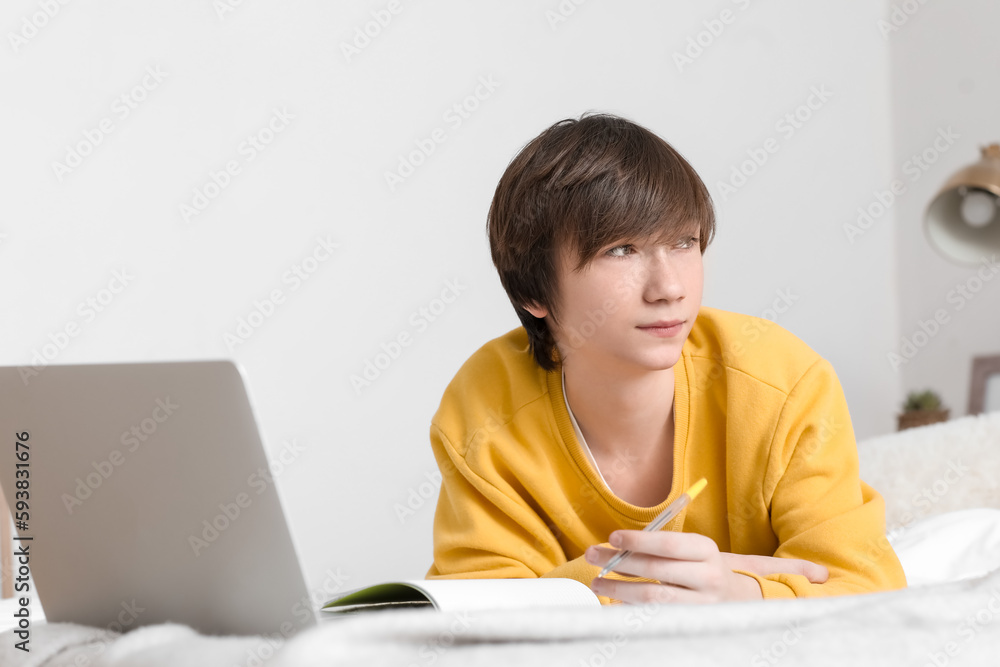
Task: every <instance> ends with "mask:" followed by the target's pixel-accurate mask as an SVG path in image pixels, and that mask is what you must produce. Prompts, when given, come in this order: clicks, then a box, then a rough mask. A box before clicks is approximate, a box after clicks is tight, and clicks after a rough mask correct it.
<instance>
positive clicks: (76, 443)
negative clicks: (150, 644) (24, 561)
mask: <svg viewBox="0 0 1000 667" xmlns="http://www.w3.org/2000/svg"><path fill="white" fill-rule="evenodd" d="M18 443H21V444H18ZM19 466H20V467H19ZM25 470H27V471H28V473H27V474H24V473H23V471H25ZM19 471H22V472H20V473H19ZM278 479H279V480H280V477H279V478H278ZM24 480H27V484H25V483H24ZM18 482H20V484H18ZM0 486H2V488H3V492H4V495H5V497H6V500H7V503H8V505H9V507H10V508H11V512H12V514H15V516H16V518H17V519H19V520H20V521H15V527H16V529H17V534H18V536H19V537H21V538H22V539H21V540H20V541H18V542H15V545H16V547H15V550H17V549H19V548H21V546H22V545H24V546H26V547H27V548H28V549H29V557H28V560H29V567H30V570H31V577H32V579H33V581H34V585H35V587H36V589H37V590H36V592H37V596H38V600H39V601H40V602H41V605H42V609H43V610H44V613H45V617H46V619H47V620H48V621H49V622H71V623H81V624H85V625H91V626H96V627H102V628H103V627H107V628H111V629H113V630H119V631H128V630H131V629H134V628H136V627H139V626H144V625H151V624H155V623H164V622H168V621H170V622H176V623H182V624H185V625H189V626H191V627H193V628H194V629H195V630H197V631H199V632H201V633H203V634H211V635H222V634H235V635H248V634H267V635H272V636H273V635H274V634H275V633H279V634H281V635H283V636H285V637H290V636H292V635H294V634H296V633H297V632H299V631H301V630H303V629H305V628H308V627H311V626H313V625H314V624H315V623H316V619H317V612H316V606H317V605H316V603H315V602H314V601H313V599H312V598H311V596H310V595H309V594H308V593H307V590H306V585H305V581H304V578H303V575H302V571H301V568H300V566H299V560H298V557H297V554H296V551H295V547H294V544H293V542H292V538H291V535H290V533H289V530H288V525H287V523H286V521H285V515H284V512H283V511H282V508H281V502H280V500H279V497H278V493H277V491H276V489H275V478H274V476H273V475H272V474H271V469H270V467H269V465H268V459H267V456H266V454H265V451H264V447H263V445H262V444H261V438H260V435H259V432H258V428H257V424H256V421H255V419H254V415H253V410H252V408H251V406H250V401H249V398H248V395H247V391H246V386H245V382H244V378H243V376H242V373H241V371H240V369H239V368H238V367H237V366H236V365H235V364H234V363H233V362H231V361H190V362H166V363H162V362H161V363H118V364H82V365H51V366H45V367H42V368H41V369H38V368H32V367H0ZM25 491H26V492H27V493H26V494H25V493H24V492H25ZM18 492H21V495H18ZM18 501H24V502H25V503H26V505H25V504H22V505H20V506H18ZM29 537H30V538H31V539H30V540H28V539H27V538H29ZM15 562H17V561H16V560H15Z"/></svg>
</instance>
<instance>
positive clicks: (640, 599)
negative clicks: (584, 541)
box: [585, 530, 829, 604]
mask: <svg viewBox="0 0 1000 667" xmlns="http://www.w3.org/2000/svg"><path fill="white" fill-rule="evenodd" d="M610 543H611V544H612V545H613V546H615V547H618V548H619V549H622V550H625V549H630V550H631V551H632V552H633V553H632V554H631V555H630V556H629V557H628V558H626V559H625V560H623V561H622V562H621V563H619V564H618V566H617V567H616V568H615V569H614V571H615V572H617V573H618V574H621V575H625V576H634V577H646V578H648V579H655V580H657V581H659V582H660V583H659V584H654V583H647V582H633V581H621V580H617V579H594V580H593V582H591V589H592V590H593V591H594V592H595V593H597V594H598V595H603V596H605V597H609V598H613V599H615V600H621V601H622V602H630V603H634V604H642V603H648V602H678V603H692V602H723V601H726V600H760V599H761V592H760V586H759V585H758V584H757V582H756V581H755V580H754V579H752V578H751V577H748V576H746V575H743V574H738V573H736V572H733V570H734V569H735V570H747V571H749V572H754V573H755V574H759V575H761V576H766V575H768V574H777V573H780V572H783V573H788V574H801V575H804V576H805V577H806V578H807V579H809V581H811V582H812V583H814V584H821V583H823V582H824V581H826V580H827V577H828V576H829V572H828V570H827V569H826V568H825V567H823V566H822V565H818V564H816V563H813V562H810V561H807V560H799V559H797V558H774V557H772V556H749V555H744V554H731V553H724V552H720V551H719V547H718V546H717V545H716V544H715V541H714V540H713V539H711V538H709V537H705V536H704V535H699V534H697V533H678V532H673V531H658V532H655V533H649V532H646V531H642V530H616V531H615V532H613V533H612V534H611V539H610ZM616 553H618V552H617V551H616V550H614V549H607V548H605V547H600V546H592V547H590V548H589V549H587V552H586V554H585V556H586V560H587V562H588V563H590V564H591V565H597V566H599V567H604V565H605V564H607V562H608V561H609V560H611V558H612V557H613V556H614V555H615V554H616Z"/></svg>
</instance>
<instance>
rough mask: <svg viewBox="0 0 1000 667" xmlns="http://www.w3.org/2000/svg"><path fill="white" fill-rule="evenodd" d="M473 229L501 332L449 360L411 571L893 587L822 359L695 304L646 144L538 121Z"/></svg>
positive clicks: (703, 229)
mask: <svg viewBox="0 0 1000 667" xmlns="http://www.w3.org/2000/svg"><path fill="white" fill-rule="evenodd" d="M487 226H488V233H489V240H490V248H491V253H492V257H493V262H494V264H495V265H496V268H497V271H498V272H499V274H500V282H501V284H502V285H503V288H504V290H505V291H506V292H507V295H508V296H509V298H510V300H511V303H512V304H513V306H514V310H515V311H516V312H517V315H518V317H519V318H520V320H521V323H522V324H523V326H522V327H518V328H516V329H513V330H512V331H510V332H508V333H506V334H505V335H503V336H500V337H499V338H496V339H494V340H492V341H490V342H489V343H487V344H486V345H484V346H483V347H482V348H480V349H479V350H478V351H477V352H475V353H474V354H473V355H472V357H470V358H469V359H468V360H467V361H466V362H465V364H464V365H463V366H462V367H461V369H459V371H458V373H457V374H456V375H455V377H454V379H453V380H452V381H451V383H450V384H449V385H448V388H447V389H446V391H445V393H444V396H443V398H442V400H441V404H440V407H439V409H438V411H437V413H436V414H435V416H434V418H433V420H432V424H431V429H430V435H431V445H432V448H433V451H434V456H435V458H436V459H437V463H438V466H439V467H440V469H441V471H442V483H441V490H440V496H439V498H438V505H437V511H436V514H435V518H434V563H433V565H432V566H431V568H430V570H429V571H428V573H427V578H429V579H434V578H520V577H568V578H572V579H577V580H579V581H581V582H583V583H585V584H587V585H589V586H591V587H592V589H593V590H594V591H595V593H597V595H598V596H599V598H600V599H601V601H602V602H604V603H614V602H618V601H622V602H632V603H642V602H650V601H654V602H656V601H674V602H682V603H683V602H712V601H723V600H746V599H761V598H789V597H805V596H826V595H841V594H849V593H864V592H872V591H882V590H889V589H896V588H902V587H904V586H906V579H905V576H904V574H903V569H902V567H901V566H900V563H899V560H898V559H897V558H896V554H895V553H894V552H893V551H892V548H891V547H890V546H889V545H888V543H887V542H886V540H885V506H884V501H883V499H882V497H881V496H880V495H879V494H878V492H876V491H875V490H874V489H873V488H871V487H870V486H869V485H868V484H866V483H865V482H863V481H861V480H860V479H859V477H858V474H859V473H858V456H857V449H856V443H855V438H854V431H853V429H852V427H851V420H850V415H849V414H848V408H847V402H846V400H845V398H844V394H843V390H842V389H841V386H840V383H839V381H838V379H837V376H836V374H835V372H834V370H833V367H832V366H831V365H830V363H829V362H827V361H826V360H825V359H823V358H822V357H820V356H819V355H818V354H817V353H816V352H815V351H813V350H812V349H811V348H810V347H809V346H808V345H806V344H805V343H804V342H802V341H801V340H799V339H798V338H797V337H795V336H794V335H793V334H791V333H790V332H788V331H787V330H785V329H783V328H782V327H780V326H778V325H776V324H774V323H772V322H770V321H767V320H763V319H759V318H756V317H750V316H746V315H740V314H737V313H732V312H726V311H722V310H718V309H714V308H708V307H702V306H701V297H702V285H703V272H702V255H703V253H704V252H705V249H706V247H707V246H708V244H709V243H710V242H711V239H712V236H713V235H714V232H715V217H714V212H713V209H712V203H711V200H710V197H709V194H708V191H707V189H706V188H705V185H704V183H703V182H702V181H701V179H700V178H699V177H698V175H697V174H696V173H695V171H694V169H693V168H692V167H691V166H690V165H689V164H688V163H687V161H685V160H684V158H683V157H681V155H680V154H678V153H677V152H676V151H675V150H674V149H673V148H672V147H671V146H670V145H669V144H668V143H666V142H665V141H663V140H662V139H660V138H659V137H657V136H656V135H654V134H653V133H652V132H650V131H649V130H647V129H645V128H643V127H641V126H638V125H636V124H634V123H632V122H630V121H628V120H625V119H623V118H619V117H616V116H611V115H604V114H599V115H586V114H585V115H584V116H582V117H581V118H580V119H579V120H573V119H568V120H564V121H561V122H558V123H556V124H555V125H553V126H552V127H550V128H548V129H547V130H545V131H544V132H542V134H541V135H539V136H538V137H537V138H535V139H534V140H532V141H531V142H530V143H528V144H527V145H526V146H525V147H524V148H523V149H522V150H521V152H520V153H519V154H518V155H517V156H516V157H515V158H514V160H513V161H512V162H511V163H510V165H509V166H508V167H507V170H506V172H505V173H504V174H503V177H502V178H501V179H500V182H499V184H498V186H497V189H496V193H495V196H494V198H493V202H492V205H491V207H490V212H489V218H488V225H487ZM762 242H767V240H766V239H763V241H762ZM748 250H750V251H753V250H752V249H748ZM734 278H736V279H741V278H738V277H736V276H734ZM743 279H745V278H743ZM702 477H704V478H706V479H707V480H708V485H707V487H706V488H705V489H704V490H703V491H702V492H701V494H700V495H699V496H698V498H697V499H696V500H695V501H694V502H693V503H691V504H690V505H689V506H688V507H687V508H685V510H684V511H683V512H682V513H681V514H680V515H678V516H677V517H676V518H675V519H674V520H673V521H671V522H670V523H669V524H667V526H666V527H665V528H664V529H663V530H662V531H659V532H644V531H642V530H641V529H642V528H643V526H645V525H646V524H647V523H648V522H649V521H651V520H652V519H653V518H654V517H655V516H656V515H657V514H658V513H659V512H660V511H661V510H662V509H663V508H664V507H666V505H667V504H668V503H670V502H672V501H673V500H674V499H675V498H677V497H678V496H680V494H682V493H683V492H684V491H685V490H686V489H687V488H688V487H689V486H690V485H691V484H692V483H693V482H695V481H697V480H698V479H700V478H702ZM619 549H630V550H632V551H633V552H634V553H633V555H631V556H629V557H628V558H626V559H625V560H624V561H622V563H621V564H620V565H619V566H618V567H617V568H616V571H615V573H612V574H611V575H609V576H608V577H606V578H603V579H595V576H596V574H597V572H598V571H599V570H600V568H601V567H602V566H603V565H604V564H605V563H607V561H608V560H609V559H610V557H611V556H613V555H614V554H615V553H617V551H618V550H619Z"/></svg>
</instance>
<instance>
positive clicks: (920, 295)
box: [873, 0, 1000, 417]
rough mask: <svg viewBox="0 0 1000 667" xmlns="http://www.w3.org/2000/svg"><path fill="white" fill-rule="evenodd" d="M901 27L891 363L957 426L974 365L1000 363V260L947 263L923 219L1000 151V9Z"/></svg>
mask: <svg viewBox="0 0 1000 667" xmlns="http://www.w3.org/2000/svg"><path fill="white" fill-rule="evenodd" d="M903 16H907V20H906V22H905V23H903V22H902V17H903ZM898 22H899V23H900V24H901V25H900V27H899V29H898V30H894V31H892V32H890V33H888V36H889V42H890V45H891V54H892V55H891V58H892V64H893V65H892V67H893V72H894V76H893V86H892V104H893V111H892V124H893V157H892V159H893V162H892V168H893V178H894V179H897V180H899V181H901V182H902V183H903V184H905V186H906V191H905V192H904V193H903V194H901V195H900V196H899V197H898V200H897V202H896V204H895V206H894V211H893V214H894V216H895V222H896V234H895V236H896V239H895V244H896V247H897V248H898V256H899V268H898V274H899V303H900V320H899V324H900V333H899V337H897V338H896V339H895V341H894V344H893V345H892V346H891V347H889V348H887V349H886V351H885V352H886V356H885V360H884V361H883V363H884V364H889V363H890V361H889V357H888V354H889V353H890V352H891V353H893V354H895V355H897V356H896V357H895V358H894V359H893V360H892V362H891V365H892V366H894V367H895V368H896V372H898V374H899V378H900V382H901V386H902V390H903V391H904V392H906V391H912V390H920V389H924V388H928V387H929V388H932V389H935V390H936V391H938V392H939V393H940V394H941V395H942V397H943V399H944V402H945V404H946V405H947V406H948V407H949V408H950V409H951V414H952V417H956V416H962V415H964V414H966V411H967V408H968V403H969V387H970V380H971V372H972V358H973V357H975V356H986V355H996V354H1000V257H996V256H989V257H985V256H984V258H985V259H986V260H987V262H986V263H985V264H983V265H980V266H972V265H968V266H966V265H961V264H954V263H952V262H950V261H948V260H946V259H945V258H943V257H942V256H941V255H940V254H938V253H937V251H935V250H934V249H933V248H932V247H931V246H930V244H929V243H928V242H927V239H926V236H925V234H924V228H923V216H924V211H925V210H926V208H927V205H928V204H929V203H930V201H931V200H932V199H933V197H934V195H935V194H936V193H937V191H938V190H939V189H940V188H941V186H942V185H944V182H945V181H946V180H947V179H948V178H949V177H950V176H951V175H952V174H953V173H954V172H956V171H957V170H959V169H961V168H962V167H964V166H966V165H968V164H970V163H972V162H975V161H977V160H979V158H980V150H979V149H980V147H981V146H984V145H987V144H990V143H997V142H1000V89H998V88H997V85H996V84H997V72H998V71H1000V43H998V42H997V39H996V28H997V26H998V25H1000V4H998V3H996V2H992V1H990V0H957V1H955V2H948V3H935V2H930V3H927V4H926V5H922V6H921V7H920V9H919V11H917V12H915V13H912V14H911V15H906V14H903V15H902V16H901V17H900V20H899V21H898ZM942 130H943V133H942V132H941V131H942ZM949 134H950V135H951V138H949V139H945V138H944V137H945V136H947V135H949ZM935 142H936V145H935ZM915 156H916V159H915ZM886 185H887V184H883V185H882V186H881V187H883V188H884V187H886ZM876 186H877V184H873V187H876ZM980 269H983V271H982V274H981V275H980V274H979V271H980ZM982 276H986V277H987V279H986V280H983V279H982ZM904 338H905V342H904V340H903V339H904Z"/></svg>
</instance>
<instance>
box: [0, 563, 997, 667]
mask: <svg viewBox="0 0 1000 667" xmlns="http://www.w3.org/2000/svg"><path fill="white" fill-rule="evenodd" d="M13 644H14V639H13V637H12V635H11V634H10V633H9V632H8V633H5V634H4V635H0V664H2V665H5V666H7V665H10V666H14V665H46V666H47V667H48V666H52V667H54V666H60V667H61V666H64V665H66V666H68V665H81V666H82V665H101V666H104V665H106V666H109V667H111V666H114V667H125V666H126V665H128V666H131V665H144V666H155V665H185V666H196V665H227V666H228V665H246V666H247V667H254V666H256V665H262V664H267V665H269V666H280V667H285V666H289V667H290V666H296V667H309V666H312V665H316V666H317V667H318V666H320V665H322V666H323V667H330V666H332V665H358V666H364V667H371V666H377V665H393V666H397V665H403V666H407V665H462V666H474V665H517V666H518V667H529V666H532V665H539V666H542V665H545V666H548V665H574V666H577V665H590V666H592V667H602V666H604V665H610V664H614V665H654V664H669V663H668V662H667V661H671V662H672V661H675V660H676V661H679V662H677V663H674V664H681V665H734V664H738V665H751V666H752V667H753V666H758V665H776V664H779V663H780V664H785V665H845V664H850V665H912V666H920V665H936V666H937V667H941V666H943V665H995V664H998V663H1000V657H998V656H1000V570H996V571H994V572H992V573H991V574H990V575H988V576H985V577H981V578H978V579H973V580H967V581H962V582H955V583H950V584H943V585H935V586H929V587H921V588H909V589H905V590H901V591H893V592H888V593H873V594H865V595H854V596H843V597H835V598H814V599H798V600H768V601H760V602H741V603H726V604H716V605H663V606H660V607H654V606H648V607H641V606H633V607H629V606H621V607H609V608H602V609H595V610H567V611H565V612H563V613H557V614H556V613H552V612H548V611H547V612H490V613H475V614H440V613H436V612H427V611H396V612H382V613H372V614H367V615H361V616H355V617H350V618H343V619H337V620H332V621H326V622H324V623H323V624H321V625H320V626H318V627H316V628H313V629H311V630H309V631H307V632H304V633H303V634H300V635H299V636H297V637H295V638H293V639H291V640H289V641H287V642H284V643H281V642H278V641H275V640H268V639H266V638H262V637H206V636H203V635H198V634H196V633H194V632H193V631H192V630H190V629H189V628H185V627H183V626H179V625H169V624H164V625H155V626H149V627H146V628H140V629H138V630H136V631H133V632H131V633H128V634H126V635H124V636H118V635H114V634H113V633H107V632H104V631H97V630H92V629H88V628H84V627H82V626H76V625H68V624H50V625H44V624H43V625H39V626H37V627H35V628H34V630H33V637H32V647H33V650H32V652H31V653H30V654H24V653H23V652H21V651H16V650H15V649H14V648H13Z"/></svg>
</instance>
